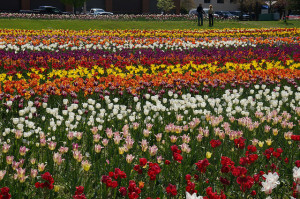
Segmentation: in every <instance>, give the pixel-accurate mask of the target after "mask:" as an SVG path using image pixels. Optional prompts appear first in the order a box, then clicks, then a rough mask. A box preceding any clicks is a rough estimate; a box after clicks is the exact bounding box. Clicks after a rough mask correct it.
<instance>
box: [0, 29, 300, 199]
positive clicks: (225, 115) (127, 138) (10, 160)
mask: <svg viewBox="0 0 300 199" xmlns="http://www.w3.org/2000/svg"><path fill="white" fill-rule="evenodd" d="M0 32H1V36H0V42H5V44H4V46H5V47H4V50H1V51H0V57H1V61H0V65H1V69H0V71H1V73H0V115H1V120H0V188H1V189H0V198H11V197H13V198H72V197H73V198H76V199H77V198H81V199H83V198H130V199H136V198H147V199H150V198H161V199H164V198H178V199H181V198H187V199H196V198H198V199H200V198H205V199H220V198H222V199H223V198H241V197H244V198H271V197H272V198H288V197H292V198H298V197H299V196H300V159H299V157H300V153H299V149H300V135H299V132H300V127H299V126H300V87H299V86H298V85H299V81H300V71H299V69H298V68H299V58H300V56H299V53H298V50H297V49H299V43H298V40H297V37H298V34H299V30H298V29H276V30H275V29H262V30H260V29H248V30H210V31H207V32H197V31H189V30H182V31H178V33H176V31H173V32H174V35H176V37H174V38H173V39H172V40H168V38H166V37H167V35H170V34H171V33H172V31H158V32H157V33H155V32H154V31H137V30H133V31H121V30H120V31H115V33H114V32H113V31H65V32H63V31H62V32H59V31H57V30H53V31H45V30H43V31H23V30H15V31H13V30H1V31H0ZM192 32H197V34H198V35H197V36H193V38H191V37H189V36H182V35H185V34H187V35H189V34H191V33H192ZM226 32H228V36H227V37H224V35H225V34H226ZM17 33H18V34H19V39H20V40H19V41H20V42H21V43H19V44H16V40H15V39H13V35H14V34H17ZM43 33H44V34H45V35H44V36H43V35H42V34H43ZM67 33H70V36H67V35H66V34H67ZM289 33H290V34H291V36H290V37H286V34H289ZM76 34H78V35H79V34H82V35H81V36H76ZM112 34H115V35H114V36H113V35H112ZM156 34H157V35H160V36H159V37H157V35H156ZM201 34H203V35H206V37H207V38H206V39H205V38H204V39H201V38H200V36H201ZM247 34H248V35H247ZM109 35H110V36H109ZM216 35H218V37H219V38H217V37H216ZM258 35H260V36H261V38H256V36H258ZM208 36H211V37H212V38H209V37H208ZM232 36H234V38H231V37H232ZM245 36H249V37H245ZM274 36H277V37H274ZM278 36H280V37H278ZM105 37H106V39H107V42H108V43H109V42H111V43H114V42H116V41H118V42H119V41H125V39H128V40H130V41H133V40H137V39H140V41H145V40H147V39H149V38H150V39H152V41H154V40H157V41H161V42H162V41H172V42H171V43H169V44H168V45H170V46H171V45H174V46H176V45H180V43H181V42H182V41H193V40H194V41H201V42H207V43H212V44H211V46H209V47H205V48H201V46H199V45H195V46H192V47H191V48H190V49H189V50H182V51H181V50H171V49H170V50H165V49H161V47H160V46H159V47H158V48H157V49H151V45H152V43H147V44H146V43H145V46H146V49H134V50H120V51H116V52H113V51H110V50H101V49H98V48H97V49H96V50H89V51H88V50H86V49H81V50H75V49H74V50H73V51H66V50H63V49H64V47H62V48H60V46H64V45H65V44H66V43H68V42H70V41H72V42H73V41H78V42H79V43H80V42H82V43H83V44H84V45H85V44H87V43H88V42H95V45H98V44H97V42H100V41H101V39H99V38H105ZM156 37H157V38H156ZM32 38H34V40H32ZM58 41H60V43H57V42H58ZM147 41H150V40H147ZM227 41H230V42H233V43H234V42H236V41H239V42H245V41H247V42H248V43H249V42H250V41H251V42H254V41H263V42H261V43H256V44H255V48H253V46H252V45H246V46H244V47H243V46H236V47H228V46H222V47H221V46H219V44H218V42H227ZM30 42H34V43H35V44H34V45H35V46H38V45H40V44H39V43H38V42H40V43H43V45H45V46H50V45H52V43H57V46H56V47H57V50H58V51H57V52H55V51H48V50H46V49H45V48H44V49H41V51H38V50H37V51H36V52H33V51H32V49H27V48H24V51H23V50H22V52H9V50H8V49H7V48H6V47H7V44H11V45H15V46H18V45H19V46H22V45H27V44H28V43H30ZM36 42H37V43H36ZM118 42H116V43H118ZM247 42H246V43H247ZM2 44H3V43H2ZM32 44H33V43H32ZM101 45H103V44H101ZM119 45H123V44H122V43H119ZM33 50H34V49H33Z"/></svg>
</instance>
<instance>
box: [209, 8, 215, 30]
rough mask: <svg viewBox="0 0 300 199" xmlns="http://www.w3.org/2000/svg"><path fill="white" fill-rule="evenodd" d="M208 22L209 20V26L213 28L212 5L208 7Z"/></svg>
mask: <svg viewBox="0 0 300 199" xmlns="http://www.w3.org/2000/svg"><path fill="white" fill-rule="evenodd" d="M208 20H209V26H213V25H214V10H213V6H212V5H210V6H209V10H208Z"/></svg>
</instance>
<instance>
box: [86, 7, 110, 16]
mask: <svg viewBox="0 0 300 199" xmlns="http://www.w3.org/2000/svg"><path fill="white" fill-rule="evenodd" d="M90 14H91V15H113V14H114V13H112V12H106V11H105V10H103V9H101V8H92V9H91V10H90Z"/></svg>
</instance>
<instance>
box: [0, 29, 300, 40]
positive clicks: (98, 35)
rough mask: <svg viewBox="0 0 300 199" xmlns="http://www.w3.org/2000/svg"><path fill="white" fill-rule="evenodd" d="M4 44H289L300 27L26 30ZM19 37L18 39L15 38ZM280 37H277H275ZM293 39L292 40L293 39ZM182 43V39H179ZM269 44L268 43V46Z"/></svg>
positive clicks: (4, 33) (4, 36)
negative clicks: (144, 40) (105, 39)
mask: <svg viewBox="0 0 300 199" xmlns="http://www.w3.org/2000/svg"><path fill="white" fill-rule="evenodd" d="M0 36H1V41H2V42H3V41H4V42H5V41H7V40H9V41H10V42H12V43H18V42H20V43H22V42H25V43H27V42H28V41H34V42H38V43H39V42H42V43H44V42H46V43H50V42H51V41H53V40H54V41H55V40H59V41H62V42H66V41H70V40H72V39H77V40H80V39H81V40H82V41H83V42H88V41H91V42H96V43H99V42H100V39H102V38H103V37H108V39H110V40H111V39H112V37H113V38H114V40H117V39H118V38H124V37H125V38H152V39H161V40H164V39H163V38H166V39H168V38H176V39H179V38H185V40H189V41H194V39H195V38H197V39H198V40H200V41H203V40H205V41H207V40H209V39H210V37H215V39H220V40H223V41H227V40H236V38H240V39H241V40H243V39H249V40H250V41H252V40H257V41H259V40H263V39H264V38H266V37H271V38H272V40H274V41H286V42H289V43H290V42H297V43H299V41H298V40H299V36H300V29H299V28H262V29H256V28H237V29H194V30H190V29H182V30H181V29H180V30H178V29H175V30H163V29H159V30H140V29H127V30H121V29H117V30H102V29H101V30H63V29H58V30H53V29H43V30H26V29H0ZM16 36H18V37H16ZM275 37H277V38H275ZM291 38H292V40H290V39H291ZM177 41H179V40H177ZM269 42H270V41H266V43H269Z"/></svg>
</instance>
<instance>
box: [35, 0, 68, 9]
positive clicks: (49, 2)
mask: <svg viewBox="0 0 300 199" xmlns="http://www.w3.org/2000/svg"><path fill="white" fill-rule="evenodd" d="M40 6H54V7H57V8H58V9H60V10H62V11H64V10H65V5H64V4H63V3H62V2H61V1H60V0H30V9H38V8H39V7H40Z"/></svg>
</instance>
